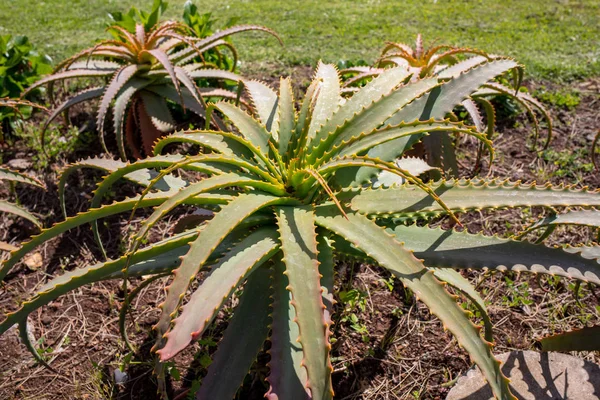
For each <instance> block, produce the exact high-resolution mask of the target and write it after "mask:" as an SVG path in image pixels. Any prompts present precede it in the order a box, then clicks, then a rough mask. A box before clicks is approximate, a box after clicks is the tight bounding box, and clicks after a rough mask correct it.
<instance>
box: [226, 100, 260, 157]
mask: <svg viewBox="0 0 600 400" xmlns="http://www.w3.org/2000/svg"><path fill="white" fill-rule="evenodd" d="M215 108H217V109H219V110H220V111H221V112H222V113H223V114H225V116H226V117H227V118H229V119H230V120H231V122H232V123H233V124H234V125H235V126H236V127H237V128H238V130H239V132H240V134H241V135H242V136H243V137H244V138H245V139H246V140H248V141H249V142H250V143H252V144H253V145H254V146H256V147H257V148H258V149H260V151H262V152H263V153H264V154H268V152H269V138H270V137H271V135H270V134H269V132H267V129H266V128H265V126H264V125H261V124H260V123H259V122H258V121H257V120H255V119H254V118H252V117H251V116H250V115H248V114H246V113H245V112H244V111H243V110H241V109H240V108H238V107H236V106H234V105H233V104H229V103H225V102H220V103H217V104H215Z"/></svg>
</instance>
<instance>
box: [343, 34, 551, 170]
mask: <svg viewBox="0 0 600 400" xmlns="http://www.w3.org/2000/svg"><path fill="white" fill-rule="evenodd" d="M499 58H500V59H501V58H502V57H498V56H495V55H491V54H488V53H486V52H484V51H482V50H478V49H471V48H465V47H455V46H450V45H444V44H442V45H433V46H432V47H430V48H426V47H425V46H424V44H423V38H422V36H421V34H419V35H417V39H416V43H415V46H414V48H412V47H410V46H409V45H407V44H404V43H394V42H388V43H387V44H386V46H385V47H384V48H383V50H382V51H381V55H380V57H379V59H378V60H377V61H376V62H375V66H373V67H368V66H357V67H351V68H346V69H343V70H342V71H340V72H341V74H342V76H344V77H345V82H344V88H345V90H346V91H347V92H352V91H354V90H356V88H357V86H360V85H363V84H364V83H365V82H367V81H368V80H369V79H372V78H373V77H374V76H377V75H379V74H380V73H382V72H383V71H384V70H385V69H386V68H390V67H392V68H396V67H402V68H406V69H407V70H408V71H410V72H411V73H413V74H414V75H413V76H414V79H417V78H421V79H422V78H425V77H431V76H437V77H439V78H441V79H451V78H453V77H457V76H458V75H460V74H461V73H463V72H464V71H465V70H468V69H470V68H473V67H474V66H476V65H479V64H482V63H486V62H488V61H490V60H493V59H499ZM512 72H513V82H514V86H513V87H509V86H506V85H504V84H502V83H500V82H499V81H498V79H497V78H498V77H495V79H491V80H489V81H487V82H483V83H482V84H481V86H480V87H479V88H478V90H476V91H474V92H473V93H471V94H470V95H469V96H468V97H466V98H465V99H463V101H462V102H461V104H460V106H461V107H462V109H463V110H464V111H465V112H466V114H467V115H468V116H469V118H470V120H471V121H472V122H473V124H474V125H475V126H476V127H477V130H478V131H479V132H482V133H483V132H485V133H486V134H487V135H488V138H489V139H491V138H492V137H493V136H494V129H495V124H496V112H495V110H494V106H493V105H492V103H491V102H490V100H492V99H494V98H498V97H505V98H508V99H509V100H511V101H513V102H515V103H516V104H517V105H518V106H520V107H521V108H522V109H523V110H525V112H526V113H527V115H528V116H529V118H530V119H531V121H532V123H533V127H534V133H535V137H534V147H533V148H534V149H535V143H537V141H538V137H539V135H540V132H541V129H540V123H539V119H538V116H537V115H536V111H537V112H538V113H539V114H540V115H541V116H542V117H543V118H544V119H545V121H546V124H547V128H548V129H547V137H546V142H545V145H544V148H545V147H547V146H548V144H549V143H550V140H551V138H552V118H551V116H550V114H549V112H548V111H547V110H546V108H545V107H544V106H543V105H542V104H541V103H540V102H539V101H538V100H536V99H535V98H534V97H533V96H531V95H530V94H528V93H527V91H526V90H525V89H524V88H521V81H522V78H523V70H522V69H514V70H513V71H512ZM503 81H506V79H503ZM453 111H456V110H450V111H449V114H450V115H452V112H453ZM484 116H485V118H484ZM452 117H453V118H455V119H457V116H456V115H452ZM424 144H425V153H426V154H427V156H428V160H429V161H430V163H432V164H434V165H436V166H438V167H443V168H444V169H445V170H446V171H447V172H451V173H453V175H455V176H458V171H457V165H456V159H455V158H456V157H455V153H454V146H453V144H452V142H451V140H449V138H448V137H447V135H439V136H438V137H430V138H429V139H427V140H425V142H424ZM481 151H482V148H481V147H480V148H479V154H478V155H477V161H476V166H475V168H476V169H478V168H479V161H480V159H481Z"/></svg>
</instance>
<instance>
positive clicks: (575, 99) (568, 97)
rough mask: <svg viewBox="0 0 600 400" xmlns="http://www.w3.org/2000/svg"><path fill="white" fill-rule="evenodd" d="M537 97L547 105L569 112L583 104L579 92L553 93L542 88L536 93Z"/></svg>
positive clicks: (564, 91)
mask: <svg viewBox="0 0 600 400" xmlns="http://www.w3.org/2000/svg"><path fill="white" fill-rule="evenodd" d="M535 97H537V98H538V99H539V100H541V101H543V102H544V103H546V104H550V105H552V106H555V107H559V108H566V109H567V110H573V109H574V108H575V107H577V106H578V105H579V103H580V102H581V98H580V97H579V92H578V91H576V90H557V91H552V90H547V89H546V88H545V87H542V88H541V89H540V90H537V91H536V92H535Z"/></svg>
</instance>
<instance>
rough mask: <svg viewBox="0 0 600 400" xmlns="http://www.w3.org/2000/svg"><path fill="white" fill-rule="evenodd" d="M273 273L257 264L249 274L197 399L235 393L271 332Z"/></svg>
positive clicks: (226, 396)
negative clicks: (270, 312)
mask: <svg viewBox="0 0 600 400" xmlns="http://www.w3.org/2000/svg"><path fill="white" fill-rule="evenodd" d="M271 274H272V270H271V269H269V268H264V267H263V268H257V269H256V270H255V271H254V272H253V273H252V274H251V275H250V277H249V278H248V281H247V282H246V285H245V286H244V292H243V293H242V296H241V298H240V304H239V305H238V306H237V308H236V309H235V310H234V312H233V317H232V318H231V320H230V321H229V323H228V324H227V329H225V333H224V334H223V339H222V340H221V341H220V342H219V347H218V348H217V351H216V352H215V354H214V355H213V362H212V364H210V367H208V372H207V373H206V376H205V377H204V378H203V379H202V386H201V387H200V390H198V392H197V393H196V399H198V400H212V399H232V398H233V397H234V396H235V393H236V392H237V389H238V387H239V386H240V384H241V382H242V381H243V380H244V377H245V376H246V374H247V373H248V370H249V369H250V367H251V366H252V364H253V363H254V360H255V359H256V355H257V354H258V352H259V351H260V349H261V347H262V345H263V343H264V342H265V339H266V338H267V335H268V333H269V323H270V318H269V311H270V303H271V296H270V295H271V290H270V285H271ZM240 332H243V333H244V340H240Z"/></svg>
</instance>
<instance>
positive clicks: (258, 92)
mask: <svg viewBox="0 0 600 400" xmlns="http://www.w3.org/2000/svg"><path fill="white" fill-rule="evenodd" d="M244 86H245V87H246V89H247V90H248V93H249V94H250V99H251V100H252V104H254V108H255V109H256V112H257V114H258V118H259V120H260V122H262V124H263V125H264V126H265V127H266V128H267V131H269V132H271V134H273V132H276V131H277V127H278V125H279V122H278V114H277V105H278V100H279V99H278V98H277V93H275V91H274V90H273V89H271V88H270V87H269V86H267V85H266V84H264V83H262V82H259V81H253V80H249V81H246V82H245V83H244Z"/></svg>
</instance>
